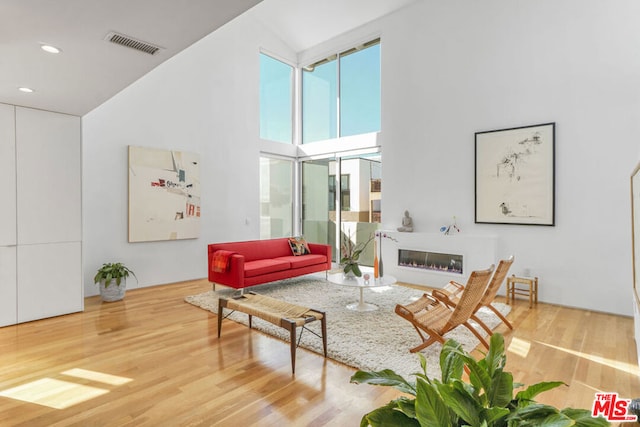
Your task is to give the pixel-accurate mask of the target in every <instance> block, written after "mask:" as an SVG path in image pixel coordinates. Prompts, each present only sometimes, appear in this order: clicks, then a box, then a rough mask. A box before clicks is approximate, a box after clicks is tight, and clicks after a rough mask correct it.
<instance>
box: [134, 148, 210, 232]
mask: <svg viewBox="0 0 640 427" xmlns="http://www.w3.org/2000/svg"><path fill="white" fill-rule="evenodd" d="M199 235H200V160H199V156H198V155H197V154H194V153H188V152H184V151H170V150H162V149H156V148H146V147H134V146H129V242H150V241H158V240H177V239H195V238H197V237H199Z"/></svg>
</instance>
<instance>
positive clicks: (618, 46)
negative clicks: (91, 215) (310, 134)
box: [381, 0, 640, 315]
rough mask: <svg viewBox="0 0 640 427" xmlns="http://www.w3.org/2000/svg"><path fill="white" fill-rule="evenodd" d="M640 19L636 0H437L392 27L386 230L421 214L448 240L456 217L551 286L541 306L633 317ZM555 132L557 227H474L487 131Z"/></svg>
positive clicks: (387, 46) (388, 30)
mask: <svg viewBox="0 0 640 427" xmlns="http://www.w3.org/2000/svg"><path fill="white" fill-rule="evenodd" d="M638 13H640V4H639V3H638V2H635V1H633V0H629V1H616V2H615V3H614V4H612V3H610V2H602V1H589V2H584V1H579V0H571V1H569V0H562V1H556V0H543V1H535V2H529V1H504V0H492V1H483V2H473V1H460V0H459V1H450V2H439V1H435V0H434V1H425V2H420V3H418V4H416V5H415V6H414V7H411V8H409V9H406V10H404V11H402V12H401V13H398V14H396V15H393V16H391V17H389V18H388V19H386V20H385V21H384V23H382V24H381V25H382V28H383V32H382V40H383V47H382V49H383V51H382V52H383V53H382V55H383V73H382V75H383V83H382V87H383V111H382V118H383V119H382V120H383V122H382V127H383V132H382V138H381V139H382V144H383V147H384V148H383V178H384V185H383V220H384V221H385V222H392V223H393V224H394V225H397V223H399V222H400V219H401V218H402V211H403V210H404V209H408V210H409V211H410V212H411V214H412V216H413V217H414V219H415V223H416V229H417V230H416V231H435V230H437V229H438V227H439V226H440V225H443V224H446V223H448V222H449V221H450V218H451V216H452V215H456V216H457V219H458V225H459V226H460V227H461V229H462V232H463V233H469V234H481V233H488V234H495V235H497V236H499V246H498V255H499V256H507V255H508V254H515V256H516V263H515V264H514V267H513V271H514V272H516V273H518V272H520V271H521V270H522V269H524V268H530V269H531V270H532V272H534V273H535V274H537V275H538V276H540V299H541V300H542V301H546V302H551V303H558V304H563V305H572V306H577V307H583V308H591V309H595V310H603V311H608V312H618V313H623V314H628V315H630V314H631V312H632V306H631V301H630V299H629V288H630V286H631V283H632V280H631V254H630V249H631V239H630V236H631V232H630V202H629V175H630V173H631V170H632V169H633V166H634V164H635V163H636V161H637V138H639V137H640V121H639V120H638V117H637V114H638V112H640V86H639V85H638V76H640V55H636V54H633V52H638V49H639V48H640V46H639V44H640V27H638V26H637V24H636V22H635V18H634V16H638ZM545 122H556V224H557V225H556V226H555V227H538V226H514V225H509V226H507V225H482V224H478V225H476V224H474V223H473V221H474V202H473V201H474V132H476V131H484V130H491V129H500V128H508V127H515V126H523V125H531V124H537V123H545ZM416 183H423V185H422V186H420V185H416ZM420 188H422V190H421V189H420ZM454 238H455V237H454Z"/></svg>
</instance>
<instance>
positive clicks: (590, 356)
mask: <svg viewBox="0 0 640 427" xmlns="http://www.w3.org/2000/svg"><path fill="white" fill-rule="evenodd" d="M209 289H210V285H209V283H208V282H206V281H205V280H198V281H190V282H183V283H177V284H172V285H166V286H158V287H151V288H142V289H135V290H130V291H128V292H127V295H126V297H125V300H124V301H119V302H113V303H102V302H100V300H99V297H90V298H87V299H86V301H85V312H83V313H77V314H71V315H67V316H61V317H57V318H52V319H46V320H41V321H36V322H31V323H26V324H21V325H16V326H9V327H5V328H0V425H2V426H29V427H34V426H212V425H216V426H218V425H219V426H235V427H240V426H242V427H244V426H250V425H261V426H270V425H278V426H357V425H359V422H360V419H361V417H362V415H363V414H364V413H366V412H368V411H370V410H371V409H373V408H376V407H378V406H381V405H383V404H385V403H387V402H388V401H389V400H391V399H393V398H395V397H396V396H397V395H398V393H397V392H395V391H394V390H390V389H386V388H380V387H373V386H367V385H355V384H350V383H349V378H350V376H351V375H352V374H353V373H354V372H355V370H354V369H352V368H349V367H346V366H344V365H341V364H339V363H337V362H334V361H332V360H329V359H326V360H325V359H323V358H322V357H321V356H320V355H317V354H315V353H311V352H309V351H307V350H304V349H299V350H298V352H297V353H298V354H297V363H296V375H295V377H293V376H292V375H291V371H290V369H291V366H290V359H289V347H288V344H287V343H284V342H281V341H278V340H275V339H273V338H270V337H267V336H265V335H262V334H260V333H259V332H255V331H250V330H249V329H247V328H246V327H245V326H241V325H239V324H236V323H234V322H231V321H228V320H225V322H226V323H225V326H224V335H223V339H222V340H218V339H217V333H216V331H217V329H216V323H215V321H216V318H215V316H214V315H213V314H211V313H209V312H206V311H204V310H202V309H199V308H196V307H193V306H191V305H189V304H187V303H185V302H184V300H183V298H184V297H185V296H187V295H192V294H196V293H200V292H204V291H206V290H209ZM508 318H509V319H510V320H511V322H512V323H513V324H514V326H515V330H514V331H513V332H512V331H510V330H508V329H507V328H506V327H505V326H504V325H501V326H499V327H498V328H497V331H499V332H501V333H503V334H504V335H505V339H506V341H507V344H508V346H509V353H508V356H507V357H508V358H507V370H509V371H511V372H513V374H514V377H515V378H514V379H515V381H519V382H522V383H525V384H532V383H534V382H539V381H543V380H545V381H548V380H562V381H564V382H566V383H567V384H568V385H569V386H568V387H562V388H560V389H557V390H553V391H550V392H547V393H544V394H542V395H540V396H539V399H538V400H539V401H541V402H545V403H550V404H553V405H556V406H558V407H565V406H572V407H583V408H591V404H592V402H593V399H594V393H595V392H596V391H616V392H618V393H619V394H620V396H621V397H624V398H636V397H640V379H639V376H638V375H639V372H638V367H637V364H636V361H637V358H636V351H635V343H634V340H633V320H632V319H631V318H628V317H621V316H614V315H609V314H603V313H595V312H589V311H584V310H577V309H571V308H565V307H559V306H553V305H548V304H542V303H541V304H538V306H536V307H534V308H532V309H529V308H528V304H527V302H526V301H524V300H519V301H517V302H516V304H515V306H514V309H513V311H512V312H511V313H510V314H509V316H508ZM407 327H410V326H409V325H408V324H407ZM416 338H417V335H416ZM413 344H415V343H407V348H409V346H411V345H413ZM399 351H400V350H399ZM417 368H418V367H417V366H416V369H417Z"/></svg>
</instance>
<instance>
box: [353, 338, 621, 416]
mask: <svg viewBox="0 0 640 427" xmlns="http://www.w3.org/2000/svg"><path fill="white" fill-rule="evenodd" d="M418 354H419V356H420V364H421V367H422V371H423V373H416V374H415V376H416V381H415V382H410V381H407V380H405V379H404V378H403V377H402V376H400V375H398V374H396V373H395V372H393V371H392V370H389V369H385V370H383V371H379V372H364V371H358V372H356V373H355V374H354V375H353V376H352V377H351V382H352V383H362V384H373V385H381V386H391V387H394V388H396V389H398V390H400V391H402V392H404V393H407V394H409V395H412V396H414V398H410V397H405V396H403V397H400V398H398V399H395V400H392V401H391V402H389V403H388V404H387V405H385V406H382V407H380V408H378V409H375V410H374V411H372V412H369V413H368V414H366V415H364V417H362V421H361V423H360V426H361V427H366V426H369V425H370V426H372V427H378V426H384V427H390V426H421V427H426V426H430V427H431V426H433V427H448V426H473V427H476V426H479V427H502V426H505V427H513V426H553V427H564V426H584V427H592V426H593V427H596V426H607V425H609V423H608V422H607V421H606V420H605V419H604V418H592V417H591V412H590V411H588V410H586V409H571V408H566V409H562V410H558V409H557V408H555V407H553V406H549V405H544V404H541V403H537V402H535V401H534V400H533V399H534V397H536V396H537V395H538V394H540V393H542V392H543V391H547V390H551V389H553V388H556V387H558V386H560V385H565V384H564V383H563V382H561V381H551V382H541V383H538V384H534V385H531V386H529V387H528V388H526V389H524V390H522V391H519V392H518V393H517V394H516V395H515V396H514V394H513V393H514V387H521V386H522V384H517V383H516V384H514V383H513V375H512V374H511V373H510V372H505V371H504V365H505V362H506V355H505V348H504V338H503V337H502V335H500V334H497V333H496V334H493V336H492V337H491V345H490V347H489V351H488V353H487V354H486V355H485V357H484V358H483V359H481V360H479V361H476V360H475V359H474V358H473V357H471V355H470V354H469V353H467V352H465V351H464V350H463V349H462V346H461V345H460V344H459V343H457V342H456V341H454V340H449V341H447V342H446V343H445V344H444V346H443V347H442V351H441V352H440V369H441V371H442V380H437V379H429V378H428V377H427V375H426V372H427V361H426V359H425V357H424V356H423V355H422V354H421V353H418ZM465 366H466V367H467V369H468V373H469V382H468V383H467V382H464V381H462V374H463V371H464V367H465Z"/></svg>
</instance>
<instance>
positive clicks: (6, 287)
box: [0, 246, 18, 326]
mask: <svg viewBox="0 0 640 427" xmlns="http://www.w3.org/2000/svg"><path fill="white" fill-rule="evenodd" d="M17 322H18V282H17V280H16V247H15V246H0V326H7V325H13V324H15V323H17Z"/></svg>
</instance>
